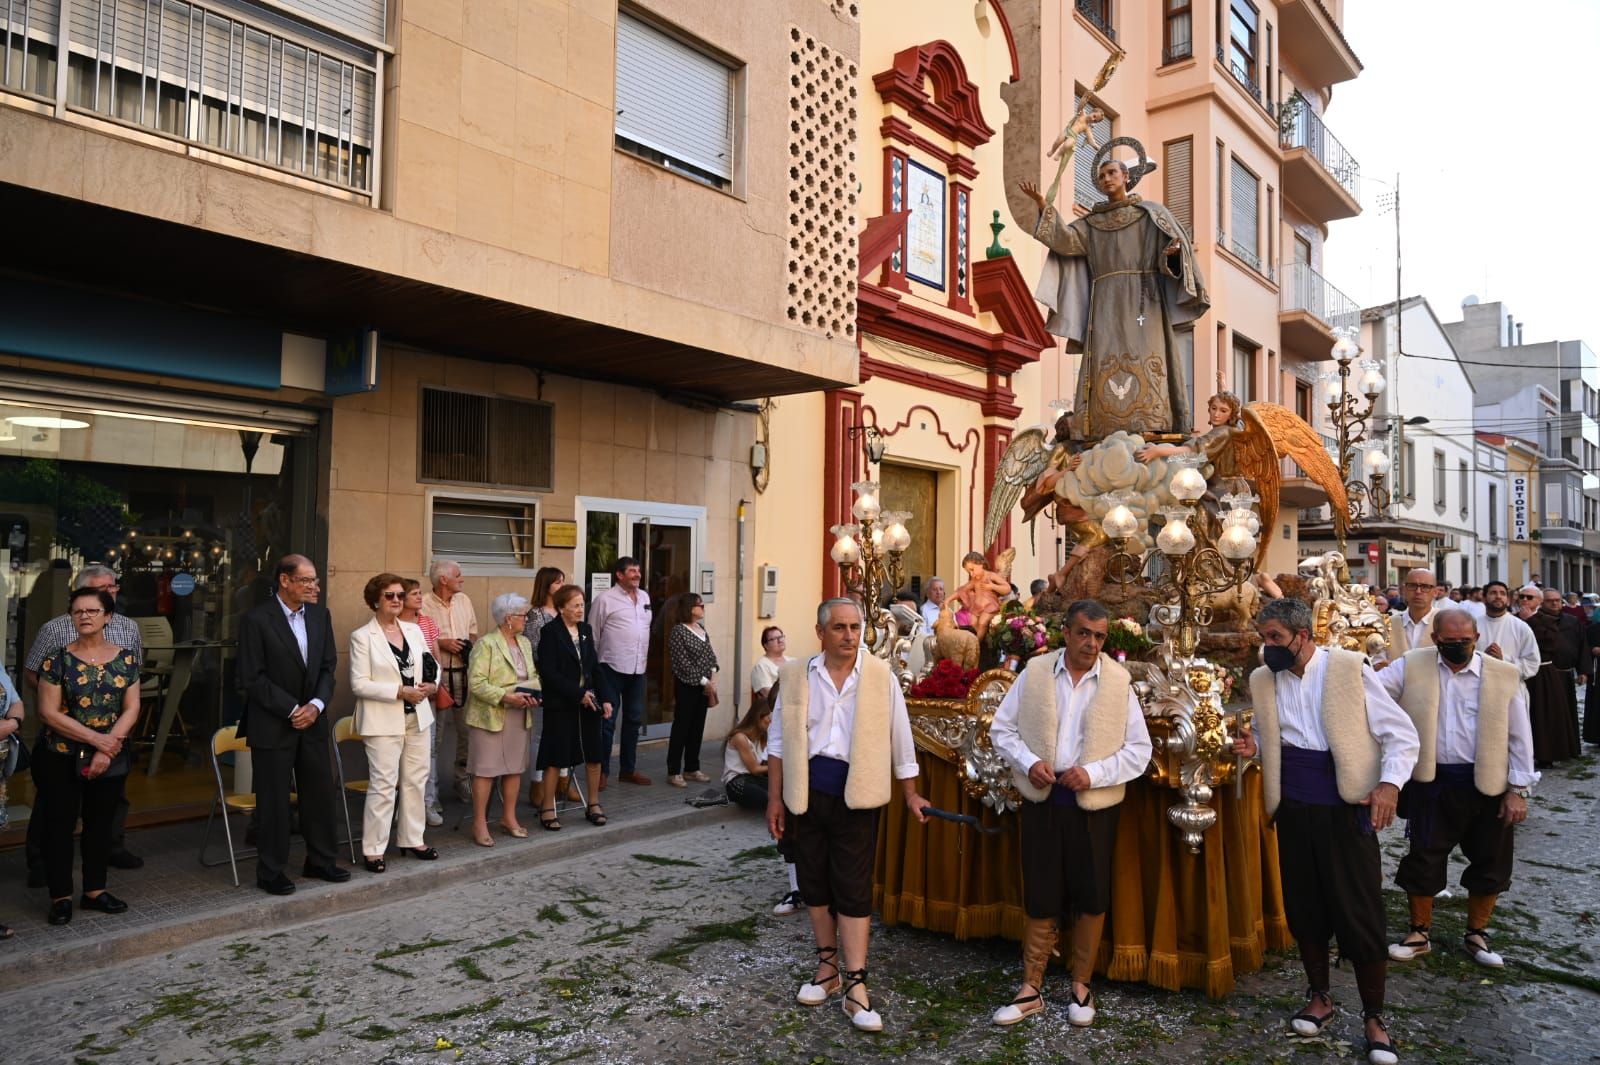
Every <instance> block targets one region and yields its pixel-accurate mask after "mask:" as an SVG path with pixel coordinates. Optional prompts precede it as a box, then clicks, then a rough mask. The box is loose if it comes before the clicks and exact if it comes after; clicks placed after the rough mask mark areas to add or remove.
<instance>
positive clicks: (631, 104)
mask: <svg viewBox="0 0 1600 1065" xmlns="http://www.w3.org/2000/svg"><path fill="white" fill-rule="evenodd" d="M616 99H617V104H616V106H617V136H619V137H625V138H627V139H628V140H630V141H633V142H635V143H637V144H640V145H643V146H644V147H646V148H649V149H651V150H652V151H656V152H660V153H661V154H662V155H664V156H667V157H668V158H669V159H674V160H677V161H679V162H682V163H687V164H689V165H690V166H693V167H695V168H696V169H699V170H704V171H706V172H707V173H710V174H714V175H715V176H717V177H719V178H722V179H723V180H725V181H731V180H732V179H733V136H732V134H733V74H732V71H730V70H729V69H728V68H727V66H725V65H724V64H723V63H721V62H719V61H718V60H716V59H713V58H712V57H711V56H709V55H706V54H705V53H704V52H700V51H697V50H695V49H693V48H691V47H689V46H688V45H686V44H684V43H683V42H682V41H680V40H678V39H677V38H675V37H671V36H669V35H667V34H665V33H663V32H662V31H660V30H658V29H656V28H655V27H654V26H651V25H650V24H648V23H646V22H643V21H641V20H640V19H637V18H634V17H633V16H631V15H629V14H627V13H626V12H621V13H619V14H618V16H617V97H616Z"/></svg>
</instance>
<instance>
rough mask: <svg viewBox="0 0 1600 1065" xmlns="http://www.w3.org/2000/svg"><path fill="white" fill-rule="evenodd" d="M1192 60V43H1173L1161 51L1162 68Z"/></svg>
mask: <svg viewBox="0 0 1600 1065" xmlns="http://www.w3.org/2000/svg"><path fill="white" fill-rule="evenodd" d="M1192 58H1194V42H1193V41H1173V42H1172V43H1171V44H1169V45H1167V46H1166V47H1164V48H1162V49H1161V65H1162V66H1166V65H1168V64H1169V63H1177V62H1181V61H1182V60H1185V59H1192Z"/></svg>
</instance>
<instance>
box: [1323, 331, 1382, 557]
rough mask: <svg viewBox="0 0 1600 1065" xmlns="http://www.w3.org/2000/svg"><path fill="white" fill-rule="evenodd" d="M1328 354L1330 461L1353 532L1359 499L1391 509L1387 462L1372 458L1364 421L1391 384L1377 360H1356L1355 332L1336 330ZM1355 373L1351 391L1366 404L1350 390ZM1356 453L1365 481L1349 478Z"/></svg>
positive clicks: (1325, 386) (1326, 396)
mask: <svg viewBox="0 0 1600 1065" xmlns="http://www.w3.org/2000/svg"><path fill="white" fill-rule="evenodd" d="M1331 354H1332V356H1333V361H1334V363H1335V365H1336V367H1337V368H1336V369H1334V370H1332V371H1330V372H1329V373H1328V374H1327V375H1326V376H1325V377H1324V378H1323V382H1322V394H1323V399H1324V400H1325V401H1326V402H1327V404H1328V422H1329V424H1330V425H1331V426H1332V427H1333V431H1334V434H1335V436H1336V438H1337V445H1336V453H1335V455H1334V461H1335V462H1337V463H1338V465H1339V476H1340V477H1341V478H1343V479H1344V482H1345V491H1346V492H1347V493H1348V494H1349V497H1350V515H1349V517H1350V521H1349V525H1350V527H1352V528H1353V527H1356V526H1358V525H1360V523H1361V500H1363V499H1365V500H1366V501H1367V502H1368V504H1369V505H1371V507H1372V508H1373V511H1374V512H1375V513H1378V514H1382V513H1383V512H1384V511H1385V510H1387V509H1388V506H1389V490H1388V488H1387V487H1386V486H1385V484H1384V474H1385V473H1386V472H1387V468H1388V467H1387V463H1388V458H1387V456H1384V457H1383V460H1382V464H1381V465H1382V468H1380V466H1379V464H1378V460H1377V459H1374V458H1373V455H1374V452H1373V451H1372V449H1371V444H1369V443H1368V441H1367V420H1368V419H1369V418H1371V417H1372V411H1373V409H1374V408H1375V407H1376V406H1377V405H1378V397H1379V396H1380V395H1382V394H1383V390H1384V389H1385V388H1386V387H1388V384H1389V382H1388V381H1387V380H1385V379H1384V376H1383V367H1382V366H1381V365H1379V364H1378V363H1377V362H1375V361H1373V360H1372V359H1363V360H1362V361H1361V362H1359V363H1358V362H1356V358H1357V357H1358V356H1359V355H1360V354H1361V345H1360V344H1359V343H1357V341H1356V339H1355V330H1354V329H1349V328H1340V329H1335V330H1334V342H1333V350H1332V352H1331ZM1352 368H1353V369H1352ZM1354 371H1359V376H1358V377H1357V379H1356V382H1355V387H1356V388H1357V389H1359V390H1360V395H1361V396H1364V397H1365V398H1366V405H1365V406H1363V405H1362V402H1361V400H1360V399H1359V398H1357V393H1356V392H1354V391H1352V390H1351V381H1350V376H1351V374H1352V372H1354ZM1357 451H1365V452H1366V460H1365V462H1364V465H1365V467H1366V470H1365V472H1366V479H1365V480H1363V479H1361V478H1360V477H1356V476H1352V474H1353V473H1354V470H1353V467H1354V465H1355V453H1356V452H1357ZM1344 548H1345V540H1344V535H1343V533H1342V532H1341V534H1340V536H1339V550H1340V553H1341V554H1342V553H1343V552H1344Z"/></svg>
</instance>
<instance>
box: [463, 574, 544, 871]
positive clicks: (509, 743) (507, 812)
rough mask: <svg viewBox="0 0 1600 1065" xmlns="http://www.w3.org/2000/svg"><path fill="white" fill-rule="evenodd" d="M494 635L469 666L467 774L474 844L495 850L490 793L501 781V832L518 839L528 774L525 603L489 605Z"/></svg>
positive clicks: (535, 697) (504, 600)
mask: <svg viewBox="0 0 1600 1065" xmlns="http://www.w3.org/2000/svg"><path fill="white" fill-rule="evenodd" d="M489 613H490V615H491V616H493V618H494V623H495V631H493V632H491V633H489V635H487V636H485V637H484V638H483V639H481V640H479V641H478V642H477V643H476V644H474V645H473V647H472V657H471V659H470V660H469V661H468V665H467V689H468V694H467V713H466V723H467V773H468V775H470V776H471V777H472V840H473V842H474V843H476V844H477V845H478V846H480V847H492V846H494V840H493V839H492V838H491V837H490V835H489V825H488V823H487V817H488V809H489V792H490V790H491V789H492V788H493V787H494V782H495V780H496V779H497V778H498V779H499V781H500V807H501V811H500V827H502V828H504V829H505V830H506V833H507V834H508V835H510V836H513V837H515V838H517V839H526V838H527V835H528V830H527V829H525V828H523V827H522V825H520V824H519V823H518V822H517V792H518V791H519V790H520V789H521V787H522V774H523V773H525V772H527V770H528V735H529V733H530V732H532V730H533V710H534V707H536V706H538V705H539V673H538V670H536V669H535V668H534V662H533V646H532V645H531V644H529V643H528V638H527V637H526V636H524V635H522V626H523V623H524V622H526V621H527V620H528V601H527V600H526V599H524V598H522V596H520V595H517V594H516V593H514V592H507V593H506V594H504V595H500V596H496V597H495V600H494V602H493V603H491V604H490V605H489Z"/></svg>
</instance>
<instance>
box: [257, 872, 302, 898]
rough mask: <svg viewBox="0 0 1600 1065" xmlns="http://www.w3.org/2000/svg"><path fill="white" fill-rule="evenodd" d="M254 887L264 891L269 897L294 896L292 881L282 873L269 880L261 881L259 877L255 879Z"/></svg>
mask: <svg viewBox="0 0 1600 1065" xmlns="http://www.w3.org/2000/svg"><path fill="white" fill-rule="evenodd" d="M256 887H258V888H260V889H261V890H262V891H265V892H266V893H267V894H269V895H293V894H294V881H293V880H290V879H289V878H288V877H287V876H285V875H284V874H283V873H279V874H278V875H277V876H275V877H273V878H271V879H270V880H267V879H263V878H262V877H259V876H258V877H256Z"/></svg>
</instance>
